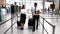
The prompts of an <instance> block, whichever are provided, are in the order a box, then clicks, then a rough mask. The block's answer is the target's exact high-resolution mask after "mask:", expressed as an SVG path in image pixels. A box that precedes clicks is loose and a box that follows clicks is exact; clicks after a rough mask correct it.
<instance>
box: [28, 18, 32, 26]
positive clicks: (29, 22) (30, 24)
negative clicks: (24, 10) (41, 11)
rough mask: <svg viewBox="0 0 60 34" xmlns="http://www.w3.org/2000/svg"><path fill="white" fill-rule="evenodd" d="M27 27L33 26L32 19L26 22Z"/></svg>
mask: <svg viewBox="0 0 60 34" xmlns="http://www.w3.org/2000/svg"><path fill="white" fill-rule="evenodd" d="M28 26H33V19H32V18H30V19H29V20H28Z"/></svg>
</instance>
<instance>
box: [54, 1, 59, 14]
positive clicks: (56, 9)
mask: <svg viewBox="0 0 60 34" xmlns="http://www.w3.org/2000/svg"><path fill="white" fill-rule="evenodd" d="M55 12H56V14H59V0H55Z"/></svg>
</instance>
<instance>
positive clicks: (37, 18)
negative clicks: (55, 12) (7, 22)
mask: <svg viewBox="0 0 60 34" xmlns="http://www.w3.org/2000/svg"><path fill="white" fill-rule="evenodd" d="M38 22H39V15H37V25H36V29H38Z"/></svg>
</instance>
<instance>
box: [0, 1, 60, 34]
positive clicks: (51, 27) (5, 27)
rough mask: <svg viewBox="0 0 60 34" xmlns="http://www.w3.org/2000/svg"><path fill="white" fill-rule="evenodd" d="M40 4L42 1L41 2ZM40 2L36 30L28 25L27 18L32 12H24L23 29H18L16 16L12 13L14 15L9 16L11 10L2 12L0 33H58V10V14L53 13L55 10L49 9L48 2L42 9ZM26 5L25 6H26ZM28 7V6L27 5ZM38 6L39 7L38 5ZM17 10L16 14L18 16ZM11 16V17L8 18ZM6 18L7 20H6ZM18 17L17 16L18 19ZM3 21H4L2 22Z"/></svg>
mask: <svg viewBox="0 0 60 34" xmlns="http://www.w3.org/2000/svg"><path fill="white" fill-rule="evenodd" d="M41 4H42V3H41ZM41 4H40V12H41V14H40V18H39V24H38V30H35V32H33V31H32V26H28V20H29V18H32V13H31V12H28V11H29V10H30V9H29V10H27V12H26V13H27V14H26V22H25V25H24V30H21V29H20V26H17V16H16V14H14V17H13V18H11V15H13V14H11V12H10V13H7V12H6V14H2V20H3V21H1V22H0V34H43V33H44V34H60V11H59V14H56V13H55V10H54V11H52V10H49V11H48V9H47V8H48V6H49V4H50V2H47V4H46V5H47V6H46V9H45V10H44V12H43V10H42V8H43V7H42V5H41ZM26 7H27V6H26ZM27 8H28V7H27ZM38 8H39V7H38ZM19 14H20V13H19V12H18V16H19ZM10 18H11V19H10ZM6 20H7V21H6ZM19 20H20V17H18V21H19ZM4 21H5V23H3V22H4Z"/></svg>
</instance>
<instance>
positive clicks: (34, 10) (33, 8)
mask: <svg viewBox="0 0 60 34" xmlns="http://www.w3.org/2000/svg"><path fill="white" fill-rule="evenodd" d="M38 10H39V9H38V8H36V11H38ZM32 12H35V7H34V8H33V11H32ZM34 15H37V14H35V13H34Z"/></svg>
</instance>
